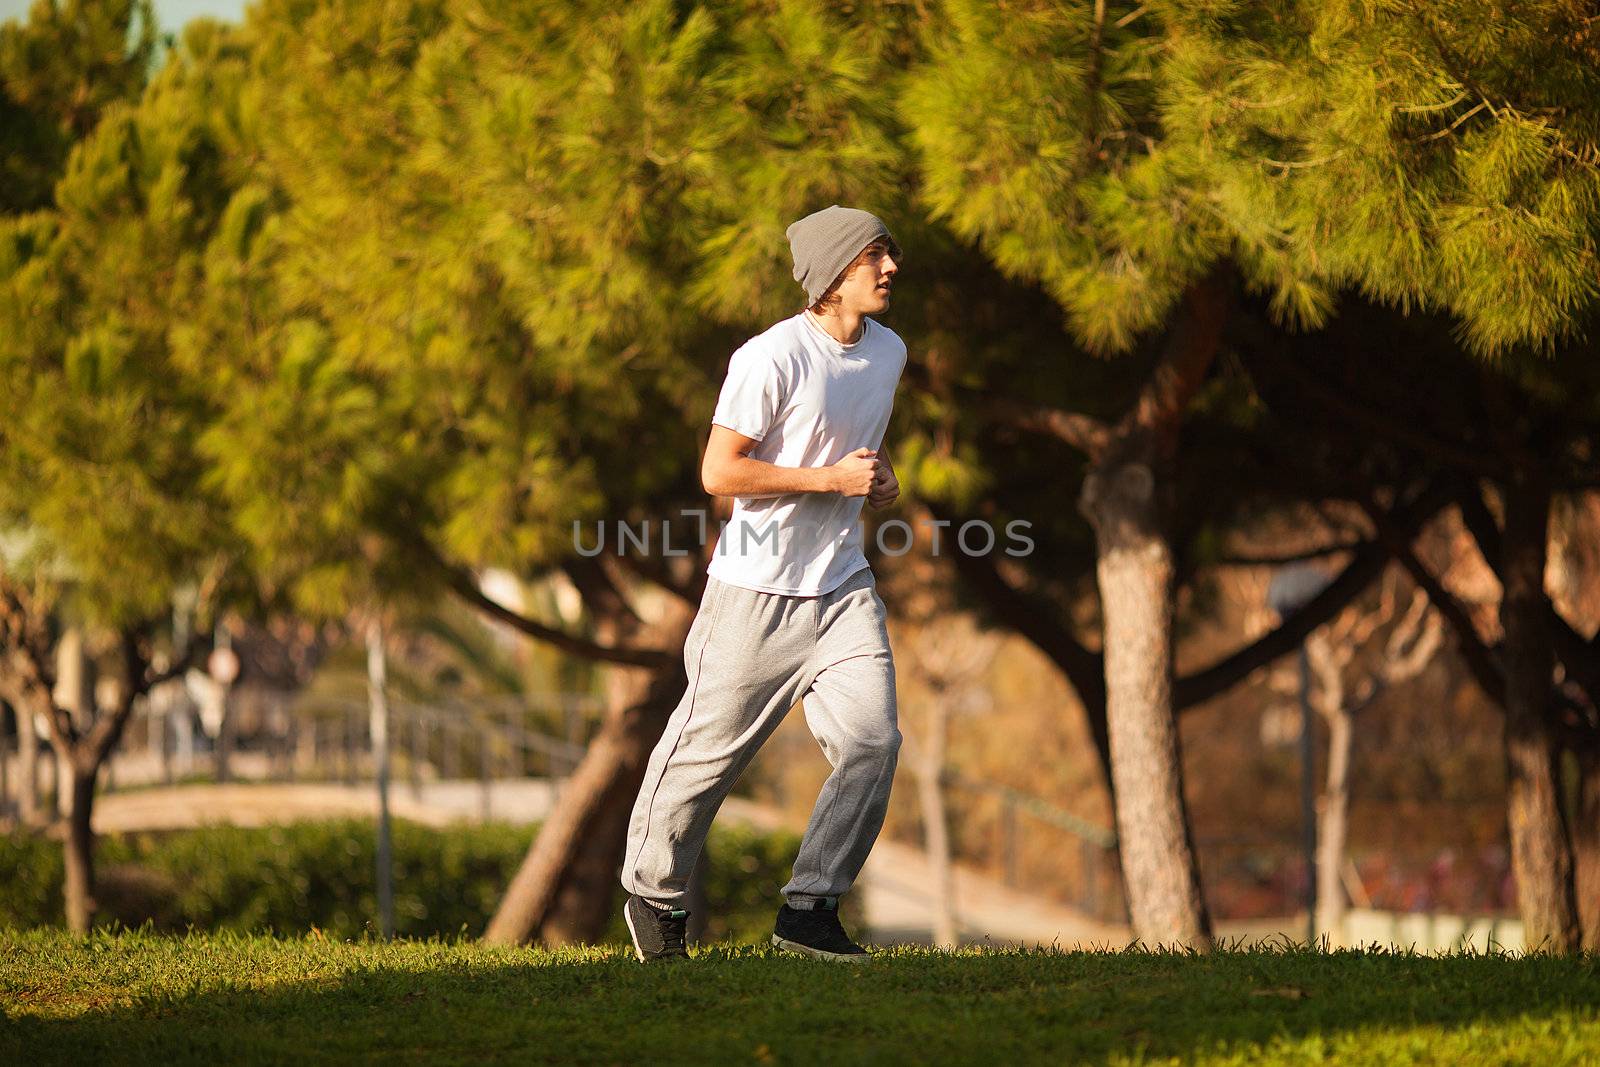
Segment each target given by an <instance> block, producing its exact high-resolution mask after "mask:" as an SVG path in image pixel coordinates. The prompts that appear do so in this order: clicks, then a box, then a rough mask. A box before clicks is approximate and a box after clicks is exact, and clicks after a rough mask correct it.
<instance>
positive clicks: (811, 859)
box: [622, 569, 900, 908]
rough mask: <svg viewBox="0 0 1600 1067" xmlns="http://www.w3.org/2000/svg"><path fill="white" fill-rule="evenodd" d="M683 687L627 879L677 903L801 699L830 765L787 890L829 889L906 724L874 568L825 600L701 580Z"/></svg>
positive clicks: (641, 812) (792, 895)
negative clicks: (738, 793)
mask: <svg viewBox="0 0 1600 1067" xmlns="http://www.w3.org/2000/svg"><path fill="white" fill-rule="evenodd" d="M683 654H684V661H685V664H686V666H687V668H688V675H689V687H688V689H687V690H686V691H685V692H684V695H683V700H682V701H680V702H679V704H678V707H677V710H675V711H674V712H673V713H672V717H671V719H669V720H668V721H667V728H666V731H665V732H664V733H663V734H662V735H661V741H660V743H659V744H657V745H656V747H655V751H654V752H653V753H651V756H650V763H649V765H648V767H647V768H646V770H645V775H644V785H643V786H642V787H641V788H640V790H639V799H638V800H637V801H635V802H634V806H633V816H632V818H631V820H630V821H629V823H628V851H627V856H626V858H625V859H624V861H623V864H622V885H623V887H624V888H626V889H627V890H628V892H630V893H637V894H638V895H639V896H642V897H645V898H646V899H648V900H654V901H657V902H659V903H663V904H671V905H675V906H676V905H681V904H682V902H683V899H684V896H685V892H686V889H687V886H688V881H689V872H690V871H691V870H693V868H694V864H695V861H696V860H697V859H698V858H699V856H700V850H701V848H702V847H703V846H704V845H705V840H706V834H707V833H708V832H709V831H710V829H711V820H712V818H713V817H714V816H715V815H716V813H717V809H718V808H719V807H720V806H721V805H722V801H723V800H724V799H725V798H726V797H727V795H728V791H729V790H731V789H732V788H733V784H734V782H736V781H737V780H738V778H739V775H740V774H741V773H743V771H744V769H745V767H747V766H748V765H749V763H750V760H751V759H752V758H753V757H754V756H755V754H756V750H757V749H759V748H760V747H761V745H762V743H763V742H765V741H766V739H767V738H768V737H769V736H771V734H772V731H773V730H775V729H777V726H778V724H779V723H780V722H782V721H783V717H784V716H785V715H787V714H788V712H789V709H790V708H791V707H793V706H794V703H795V701H796V700H797V699H801V698H804V701H805V713H806V725H807V726H809V727H810V728H811V733H812V734H813V735H814V736H815V737H816V739H817V742H818V743H819V744H820V745H821V746H822V752H823V754H824V755H825V756H827V758H828V762H829V763H831V764H832V765H833V773H832V774H831V775H829V776H828V780H827V782H826V783H824V784H823V787H822V794H821V795H820V796H819V797H818V798H817V805H816V808H815V810H813V811H812V813H811V824H810V826H808V827H807V828H806V833H805V837H804V839H803V840H802V841H801V843H800V854H799V856H798V857H797V858H796V859H795V864H794V872H793V877H792V878H790V880H789V884H788V885H786V886H784V887H783V895H784V896H785V897H787V898H788V900H789V903H790V905H791V906H793V907H800V908H809V907H812V906H814V905H815V904H816V903H817V902H818V901H819V900H823V899H830V900H832V899H837V898H838V897H839V896H840V895H841V894H843V893H844V892H845V891H846V890H848V889H849V888H850V886H851V885H852V884H853V883H854V882H855V879H856V875H857V874H859V873H860V872H861V865H862V864H863V863H865V862H866V860H867V853H868V852H870V851H871V850H872V844H873V842H874V841H875V840H877V837H878V831H879V830H880V829H881V828H882V826H883V815H884V811H885V810H886V809H887V808H888V805H889V785H890V782H891V780H892V779H893V778H894V766H895V755H896V753H897V752H898V751H899V749H900V731H899V729H898V727H897V726H896V723H895V688H894V660H893V658H892V657H891V655H890V652H889V634H888V629H887V627H886V625H885V613H884V607H883V601H882V600H880V599H879V598H878V592H877V588H876V584H875V582H874V580H873V576H872V571H871V570H870V569H862V570H860V571H857V572H856V573H855V574H853V575H851V576H850V577H849V578H847V579H845V581H844V583H843V584H842V585H840V586H839V587H838V588H837V589H835V590H833V591H832V592H830V593H825V594H823V595H822V596H812V597H807V596H789V595H784V594H779V593H761V592H757V591H755V590H753V589H745V588H743V587H741V586H736V585H729V584H727V583H726V582H721V581H718V580H717V579H715V578H708V579H707V581H706V591H705V596H704V598H702V600H701V601H700V610H699V612H698V614H696V616H695V620H694V624H693V625H692V626H691V627H690V629H689V635H688V639H687V640H686V641H685V642H684V648H683Z"/></svg>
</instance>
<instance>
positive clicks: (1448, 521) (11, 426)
mask: <svg viewBox="0 0 1600 1067" xmlns="http://www.w3.org/2000/svg"><path fill="white" fill-rule="evenodd" d="M1585 7H1586V5H1583V4H1578V3H1562V2H1554V0H1547V2H1540V3H1534V4H1518V5H1508V4H1504V3H1495V2H1490V0H1470V2H1466V3H1460V2H1456V3H1450V4H1443V3H1439V4H1432V3H1421V2H1419V3H1411V4H1403V5H1369V4H1361V3H1354V2H1352V3H1311V2H1306V3H1295V2H1284V3H1278V4H1271V5H1241V4H1232V3H1222V2H1216V3H1200V4H1195V3H1189V4H1183V5H1177V4H1166V3H1147V4H1135V3H1122V4H1119V3H1113V2H1110V0H1096V2H1092V3H1075V4H1064V3H1049V2H1043V0H1038V2H1031V3H1020V4H1008V5H1004V6H1001V5H993V4H988V3H977V2H973V3H963V2H954V0H952V2H946V3H938V2H932V0H929V2H920V0H919V2H906V3H894V2H885V3H879V4H857V3H849V2H843V0H834V2H823V3H818V2H815V0H813V2H809V3H792V2H786V0H728V2H706V3H699V4H696V3H688V2H662V0H644V2H639V3H632V4H626V5H614V4H601V3H586V2H559V3H558V2H543V0H523V2H517V3H511V2H504V3H500V2H487V0H466V2H457V3H450V4H445V3H442V2H426V0H392V2H376V0H368V2H361V0H257V2H254V3H250V4H243V3H214V4H205V3H154V4H150V3H144V2H139V3H132V2H129V3H119V2H112V0H107V2H101V3H92V2H78V0H59V2H48V0H39V2H35V3H33V4H31V5H25V4H21V3H0V19H3V20H4V21H3V22H0V826H3V827H4V836H3V837H0V924H6V925H12V926H22V927H27V926H35V925H43V924H65V925H68V926H70V927H72V928H74V929H78V930H85V929H89V928H90V927H91V926H93V925H95V924H106V923H122V924H126V925H130V926H136V925H139V924H141V923H144V922H147V921H148V922H150V923H153V924H154V925H155V926H156V927H157V928H160V929H172V930H182V929H184V928H186V927H189V926H194V927H200V928H216V929H221V928H231V929H271V930H275V931H277V932H280V933H284V934H302V933H305V932H306V931H308V930H315V931H321V932H322V933H323V934H325V935H326V936H330V937H358V936H362V935H363V934H372V935H384V934H390V933H397V934H400V935H408V936H427V935H432V934H440V935H445V936H458V935H465V936H470V937H478V936H487V937H488V938H490V939H491V940H502V941H527V940H536V941H542V942H545V943H551V944H555V943H564V942H570V941H593V940H598V939H606V938H610V939H620V938H621V937H622V936H623V934H622V933H621V928H620V926H619V925H618V923H617V921H616V915H617V912H618V908H619V905H620V898H619V896H618V893H619V892H620V890H619V889H618V887H617V885H616V871H617V867H618V864H619V863H620V852H621V841H622V835H623V832H624V829H625V822H626V817H627V812H628V809H629V807H630V806H631V803H632V800H633V796H634V794H635V792H636V790H637V787H638V782H639V778H640V775H641V774H642V765H643V760H644V759H645V757H646V756H647V755H648V753H649V751H650V749H651V747H652V746H653V745H654V743H655V740H656V738H657V737H659V735H660V731H661V729H662V725H663V723H664V722H665V719H666V716H667V715H668V714H669V713H670V712H671V710H672V708H673V707H674V706H675V704H676V703H677V700H678V698H679V696H680V695H681V694H682V691H683V670H682V662H681V659H682V647H683V641H684V636H685V633H686V632H687V629H688V626H689V624H690V622H691V621H692V618H693V613H694V610H695V608H696V607H697V605H698V602H699V597H700V592H701V590H702V589H703V585H704V568H705V563H706V562H707V560H708V558H709V551H710V549H711V547H712V543H713V542H714V540H715V538H714V533H715V523H716V521H717V518H718V517H719V516H723V515H725V514H726V511H725V510H719V509H720V508H722V507H724V506H725V504H726V502H725V501H724V502H717V501H713V500H711V499H709V498H707V497H706V496H705V495H704V493H703V492H702V490H701V487H700V485H699V480H698V465H699V458H700V452H701V448H702V447H703V444H704V440H705V436H706V433H707V430H708V426H709V418H710V413H711V409H712V406H713V404H714V401H715V398H716V392H717V389H718V386H719V384H720V382H721V379H722V375H723V373H724V372H725V370H726V366H727V361H728V357H729V355H730V354H731V353H732V351H733V350H734V349H735V348H736V347H737V346H738V345H739V344H740V343H741V342H742V341H743V340H744V339H745V338H746V337H748V336H750V335H752V334H753V333H756V332H758V331H760V330H762V329H764V328H765V327H766V326H768V325H770V324H771V323H772V322H774V321H776V320H777V319H779V318H782V317H785V316H787V315H790V314H793V313H795V312H796V311H798V310H799V307H800V305H801V303H802V299H803V298H802V295H801V292H800V290H799V288H798V286H796V285H795V284H794V282H793V280H792V276H791V275H790V271H789V266H790V264H789V257H788V248H787V244H786V242H785V240H784V237H783V231H784V228H785V227H786V226H787V225H788V223H789V222H791V221H793V220H794V219H796V218H798V217H800V216H802V215H804V214H806V213H808V212H810V211H813V210H816V209H818V208H821V207H824V206H827V205H828V204H831V203H843V204H849V205H852V206H858V207H863V208H867V209H870V210H872V211H874V212H876V213H877V214H879V215H880V216H881V217H883V218H884V219H885V220H886V221H887V223H888V225H889V226H890V227H891V229H892V230H893V231H894V232H895V235H896V237H897V239H898V241H899V243H900V244H901V245H902V246H903V247H904V248H905V250H906V257H905V262H904V263H903V265H902V271H901V274H900V276H899V278H898V279H897V283H896V295H895V300H894V306H893V307H892V308H891V309H890V311H889V312H887V313H886V315H885V316H884V317H883V318H884V321H885V322H886V323H887V324H888V325H890V326H892V327H893V328H894V329H895V330H896V331H897V332H898V333H899V334H900V335H901V336H902V337H903V338H904V339H905V340H906V342H907V344H908V348H909V362H908V365H907V368H906V371H905V374H904V377H903V380H902V382H901V387H900V391H899V393H898V395H897V401H896V406H895V413H894V421H893V423H892V425H891V428H890V431H889V434H888V436H887V438H886V440H885V449H886V450H887V451H888V453H889V455H890V456H891V457H892V459H893V463H894V465H895V468H896V471H897V473H898V475H899V478H900V480H901V483H902V495H901V497H900V500H899V501H898V502H897V503H896V504H895V505H894V506H893V507H892V508H890V509H887V510H885V511H882V512H872V513H870V514H868V515H866V516H865V520H866V542H867V544H868V545H869V549H868V557H869V559H870V560H871V561H872V564H873V568H874V571H875V572H876V574H877V578H878V586H879V590H880V592H881V594H882V596H883V598H884V600H885V602H886V603H887V605H888V608H889V612H890V618H891V637H892V642H893V646H894V649H895V653H896V662H897V672H898V682H899V694H900V707H901V716H902V731H903V733H904V735H905V746H904V748H903V749H902V753H901V762H900V768H899V775H898V779H897V782H896V788H895V794H894V799H893V802H892V808H891V812H890V817H889V821H888V824H887V826H886V828H885V832H884V836H883V839H882V840H881V842H880V844H879V846H878V848H877V850H876V851H875V852H874V854H873V857H872V859H871V861H870V862H869V865H868V869H867V871H866V872H865V874H864V875H863V879H862V883H861V885H860V887H859V891H858V892H856V893H854V894H852V895H851V897H850V898H848V902H847V907H848V908H849V909H851V911H852V919H853V921H854V922H856V923H859V924H862V925H864V927H865V933H866V935H867V936H868V937H870V938H872V939H875V940H878V941H880V942H888V941H897V940H909V941H918V942H931V943H939V944H953V943H960V942H985V941H987V942H992V943H1029V944H1032V943H1046V944H1048V943H1052V942H1056V943H1060V944H1062V945H1063V946H1070V945H1075V944H1077V945H1084V946H1091V945H1093V946H1106V945H1111V946H1121V945H1124V944H1126V943H1127V942H1128V941H1129V940H1131V939H1134V938H1139V939H1142V940H1144V941H1146V942H1147V943H1156V942H1161V943H1173V942H1176V943H1184V944H1191V945H1198V946H1205V945H1208V944H1212V943H1214V942H1215V941H1217V940H1223V941H1233V940H1236V939H1245V940H1253V939H1258V938H1280V939H1281V938H1289V939H1299V940H1303V939H1307V938H1311V939H1316V940H1322V941H1325V942H1326V943H1327V944H1329V945H1340V944H1357V943H1368V942H1373V941H1377V942H1382V943H1396V944H1402V945H1406V944H1415V945H1417V946H1419V947H1423V948H1449V947H1453V946H1460V945H1474V946H1478V947H1487V946H1488V945H1490V944H1498V945H1503V946H1506V947H1511V948H1520V947H1523V946H1525V945H1526V946H1529V947H1533V946H1542V947H1544V948H1547V949H1554V950H1557V951H1571V950H1576V949H1578V948H1580V947H1588V948H1595V947H1600V717H1597V712H1596V705H1597V701H1600V634H1597V631H1600V455H1597V450H1596V445H1597V443H1600V401H1597V396H1600V392H1597V389H1596V385H1597V384H1600V361H1597V359H1596V356H1597V351H1596V347H1595V342H1594V340H1593V338H1592V329H1593V326H1594V325H1595V318H1596V308H1597V300H1596V298H1597V292H1600V262H1597V258H1596V246H1597V239H1600V30H1597V29H1596V24H1595V22H1594V20H1593V18H1592V17H1591V16H1589V15H1586V14H1585ZM891 522H892V523H896V524H898V525H897V526H895V527H893V528H891V527H886V526H885V525H884V524H885V523H891ZM707 529H709V531H710V534H711V535H712V536H707V535H706V534H704V533H702V532H701V531H704V530H707ZM880 533H881V538H880V536H879V535H880ZM908 535H909V536H908ZM827 773H828V766H827V763H826V761H825V760H824V759H823V757H822V754H821V753H820V751H819V750H818V748H817V746H816V744H815V742H814V741H813V740H812V739H811V737H810V735H809V734H808V732H807V731H806V728H805V723H804V716H803V715H802V714H799V709H798V708H797V709H796V713H795V714H792V715H791V716H790V718H789V720H788V721H787V722H786V723H785V724H784V726H783V727H782V728H781V729H780V730H779V732H778V733H777V735H776V736H775V737H774V739H773V740H772V742H770V743H769V744H768V746H767V747H766V748H765V749H764V750H763V752H762V754H761V755H760V757H759V758H758V759H757V762H756V763H755V765H754V766H753V767H752V768H751V769H750V771H749V772H748V773H747V774H746V775H745V777H744V779H743V780H742V781H741V783H740V785H739V787H738V789H737V790H736V792H735V795H734V797H733V798H731V799H730V801H729V803H728V805H727V806H726V807H725V808H724V810H723V813H722V815H721V816H719V821H718V830H717V833H716V834H715V835H714V836H713V838H712V841H711V844H710V847H709V851H708V854H707V856H706V858H705V861H704V862H703V863H702V866H701V869H700V870H699V871H698V872H697V876H696V879H695V890H694V891H695V894H696V900H697V902H698V904H697V907H696V908H695V909H694V912H695V921H696V922H697V923H699V924H700V926H699V936H701V937H704V938H725V937H731V938H736V939H747V940H763V939H764V938H765V937H766V934H767V932H768V930H769V929H770V921H771V913H772V912H773V910H774V909H775V908H776V905H777V900H776V891H777V888H778V886H780V885H781V884H783V882H784V881H786V880H787V865H788V863H789V862H790V860H792V857H793V854H794V849H795V847H796V846H797V843H798V836H797V835H798V832H799V831H800V830H802V829H803V828H804V825H805V820H806V817H807V815H808V814H809V811H810V807H811V804H812V802H813V801H814V799H815V797H816V792H817V789H818V787H819V786H820V784H821V782H822V780H823V778H824V777H825V776H826V774H827Z"/></svg>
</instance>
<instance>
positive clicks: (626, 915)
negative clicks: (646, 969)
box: [622, 901, 644, 963]
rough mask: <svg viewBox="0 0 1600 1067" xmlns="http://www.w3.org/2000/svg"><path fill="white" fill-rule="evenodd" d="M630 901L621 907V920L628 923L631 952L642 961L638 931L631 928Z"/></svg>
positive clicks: (642, 950)
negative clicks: (631, 944)
mask: <svg viewBox="0 0 1600 1067" xmlns="http://www.w3.org/2000/svg"><path fill="white" fill-rule="evenodd" d="M632 903H633V902H632V901H629V902H628V904H626V905H624V906H623V908H622V921H623V922H625V923H627V924H628V936H629V937H631V938H633V954H634V955H635V956H638V957H639V962H640V963H643V962H644V949H642V948H640V947H639V931H637V930H635V929H634V928H633V907H632Z"/></svg>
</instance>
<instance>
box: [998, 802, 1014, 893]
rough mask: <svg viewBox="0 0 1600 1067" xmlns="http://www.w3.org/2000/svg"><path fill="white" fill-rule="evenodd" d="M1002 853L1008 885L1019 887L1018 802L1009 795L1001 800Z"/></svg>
mask: <svg viewBox="0 0 1600 1067" xmlns="http://www.w3.org/2000/svg"><path fill="white" fill-rule="evenodd" d="M1000 851H1001V862H1002V863H1003V864H1004V865H1005V881H1006V885H1008V886H1010V887H1012V888H1013V889H1015V888H1016V885H1017V802H1016V800H1015V799H1014V798H1013V797H1012V796H1011V795H1010V794H1009V793H1003V794H1001V798H1000Z"/></svg>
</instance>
